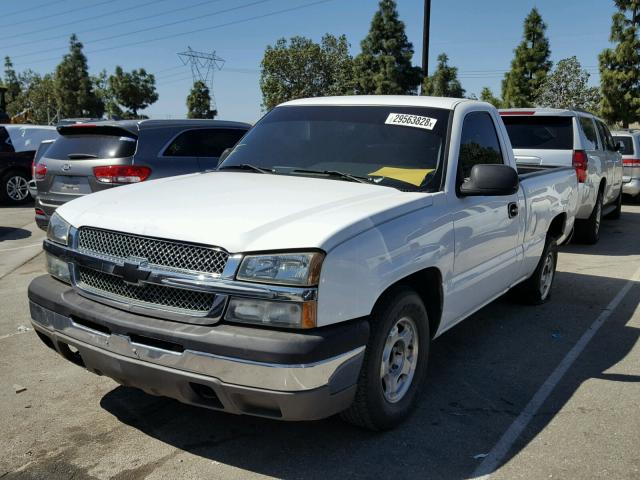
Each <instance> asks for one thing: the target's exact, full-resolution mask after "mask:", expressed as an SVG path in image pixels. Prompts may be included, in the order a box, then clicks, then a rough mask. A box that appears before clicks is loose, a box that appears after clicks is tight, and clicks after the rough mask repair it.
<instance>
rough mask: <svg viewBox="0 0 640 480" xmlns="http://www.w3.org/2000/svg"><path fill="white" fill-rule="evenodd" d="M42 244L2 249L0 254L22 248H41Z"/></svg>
mask: <svg viewBox="0 0 640 480" xmlns="http://www.w3.org/2000/svg"><path fill="white" fill-rule="evenodd" d="M41 246H42V242H38V243H31V244H29V245H23V246H22V247H13V248H4V249H0V252H11V251H12V250H22V249H23V248H32V247H41Z"/></svg>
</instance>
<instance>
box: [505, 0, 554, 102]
mask: <svg viewBox="0 0 640 480" xmlns="http://www.w3.org/2000/svg"><path fill="white" fill-rule="evenodd" d="M546 29H547V25H546V24H545V23H544V22H543V21H542V17H541V16H540V13H539V12H538V10H537V9H535V8H533V9H532V10H531V12H530V13H529V15H527V18H526V19H525V21H524V38H523V40H522V42H521V43H520V45H518V47H517V48H516V49H515V50H514V53H515V56H514V58H513V60H512V61H511V70H510V71H509V72H507V73H506V74H505V76H504V80H503V81H502V99H503V100H504V104H505V106H506V107H531V106H533V103H534V100H535V98H536V96H537V94H538V89H539V88H540V86H541V85H542V82H544V79H545V78H546V76H547V73H548V72H549V70H550V69H551V61H550V60H549V56H550V55H551V51H550V50H549V40H548V39H547V37H545V31H546Z"/></svg>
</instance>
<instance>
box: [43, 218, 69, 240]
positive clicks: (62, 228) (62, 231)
mask: <svg viewBox="0 0 640 480" xmlns="http://www.w3.org/2000/svg"><path fill="white" fill-rule="evenodd" d="M70 227H71V225H69V224H68V223H67V222H66V221H65V220H64V219H63V218H62V217H61V216H60V215H58V214H57V213H54V214H53V215H51V218H50V219H49V228H48V229H47V238H48V239H49V240H51V241H52V242H56V243H61V244H62V245H69V228H70Z"/></svg>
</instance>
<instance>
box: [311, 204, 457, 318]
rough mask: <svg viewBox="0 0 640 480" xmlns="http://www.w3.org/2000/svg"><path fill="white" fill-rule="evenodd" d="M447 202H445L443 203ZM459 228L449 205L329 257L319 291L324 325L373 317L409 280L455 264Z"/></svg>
mask: <svg viewBox="0 0 640 480" xmlns="http://www.w3.org/2000/svg"><path fill="white" fill-rule="evenodd" d="M442 200H444V198H442ZM453 245H454V238H453V227H452V222H451V219H450V215H449V214H448V212H447V210H446V203H445V202H444V201H434V203H433V205H431V206H430V207H425V208H422V209H419V210H416V211H413V212H411V213H408V214H406V215H402V216H400V217H397V218H395V219H393V220H390V221H388V222H385V223H383V224H380V225H376V226H374V227H372V228H370V229H368V230H366V231H364V232H362V233H360V234H359V235H357V236H355V237H353V238H351V239H349V240H347V241H345V242H343V243H341V244H340V245H338V246H336V247H335V248H334V249H332V250H331V251H330V252H328V254H327V257H326V258H325V261H324V264H323V266H322V273H321V276H320V286H319V290H318V325H319V326H323V325H330V324H332V323H337V322H342V321H346V320H350V319H353V318H359V317H364V316H367V315H369V314H370V313H371V310H372V309H373V306H374V305H375V303H376V301H377V300H378V298H379V297H380V295H381V294H382V293H383V292H384V291H385V290H387V289H388V288H389V287H390V286H392V285H393V284H395V283H397V282H398V281H400V280H402V279H403V278H405V277H408V276H409V275H411V274H413V273H415V272H418V271H420V270H423V269H425V268H429V267H436V268H438V269H439V270H440V271H441V272H442V275H443V280H444V281H445V283H446V279H447V278H448V277H449V276H450V274H451V265H453Z"/></svg>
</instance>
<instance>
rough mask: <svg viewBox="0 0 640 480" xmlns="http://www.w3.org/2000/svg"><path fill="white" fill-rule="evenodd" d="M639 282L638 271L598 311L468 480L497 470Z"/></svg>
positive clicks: (639, 275)
mask: <svg viewBox="0 0 640 480" xmlns="http://www.w3.org/2000/svg"><path fill="white" fill-rule="evenodd" d="M638 280H640V268H638V269H637V270H636V271H635V273H634V274H633V276H632V277H631V279H630V280H628V281H627V283H625V284H624V286H623V287H622V288H621V289H620V290H619V291H618V293H617V294H616V296H615V297H614V298H613V300H611V302H609V304H608V305H607V306H606V307H605V308H604V309H603V310H602V312H601V313H600V315H598V318H596V319H595V320H594V322H593V323H592V324H591V325H590V326H589V328H588V329H587V331H586V332H584V333H583V334H582V336H581V337H580V339H579V340H578V342H577V343H576V344H575V345H574V346H573V348H572V349H571V350H569V352H568V353H567V355H566V356H565V357H564V358H563V359H562V361H561V362H560V363H559V364H558V366H557V367H556V368H555V370H554V371H553V372H552V373H551V375H549V377H547V379H546V380H545V382H544V383H543V384H542V386H541V387H540V388H539V389H538V391H537V392H536V394H535V395H534V396H533V397H532V398H531V400H530V401H529V403H528V404H527V406H526V407H525V408H524V410H522V412H521V413H520V415H518V417H517V418H516V419H515V420H514V421H513V423H512V424H511V426H510V427H509V428H508V429H507V431H506V432H505V433H504V434H503V435H502V437H501V438H500V440H498V443H496V444H495V445H494V447H493V448H492V449H491V451H490V452H489V454H488V455H487V456H486V457H485V458H484V460H483V461H482V463H481V464H480V465H479V466H478V468H476V470H475V471H474V473H473V475H472V476H471V478H474V479H478V480H486V479H488V478H490V477H491V474H492V473H493V472H494V471H495V470H496V468H498V467H499V466H500V463H501V462H502V460H503V458H504V457H505V456H506V455H507V454H508V453H509V450H510V449H511V447H512V446H513V444H514V443H515V442H516V440H517V439H518V437H519V436H520V434H521V433H522V431H523V430H524V429H525V428H526V427H527V425H528V424H529V422H531V420H532V419H533V417H534V416H535V415H536V413H537V412H538V410H539V409H540V407H542V405H543V404H544V402H545V400H546V399H547V398H548V397H549V395H550V394H551V392H552V391H553V389H554V388H555V387H556V385H558V383H559V382H560V380H562V377H563V376H564V375H565V373H567V371H568V370H569V368H570V367H571V366H572V365H573V363H574V362H575V361H576V359H577V358H578V357H579V356H580V354H581V353H582V351H583V350H584V349H585V347H586V346H587V345H588V344H589V342H590V341H591V339H592V338H593V337H594V336H595V334H596V333H597V332H598V330H599V329H600V327H601V326H602V325H603V324H604V323H605V322H606V321H607V319H608V318H609V317H610V316H611V314H612V313H613V312H614V311H615V309H616V308H617V307H618V305H619V304H620V302H621V301H622V299H623V298H624V297H625V295H626V294H627V293H628V292H629V290H630V289H631V287H633V285H634V283H635V282H637V281H638Z"/></svg>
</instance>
